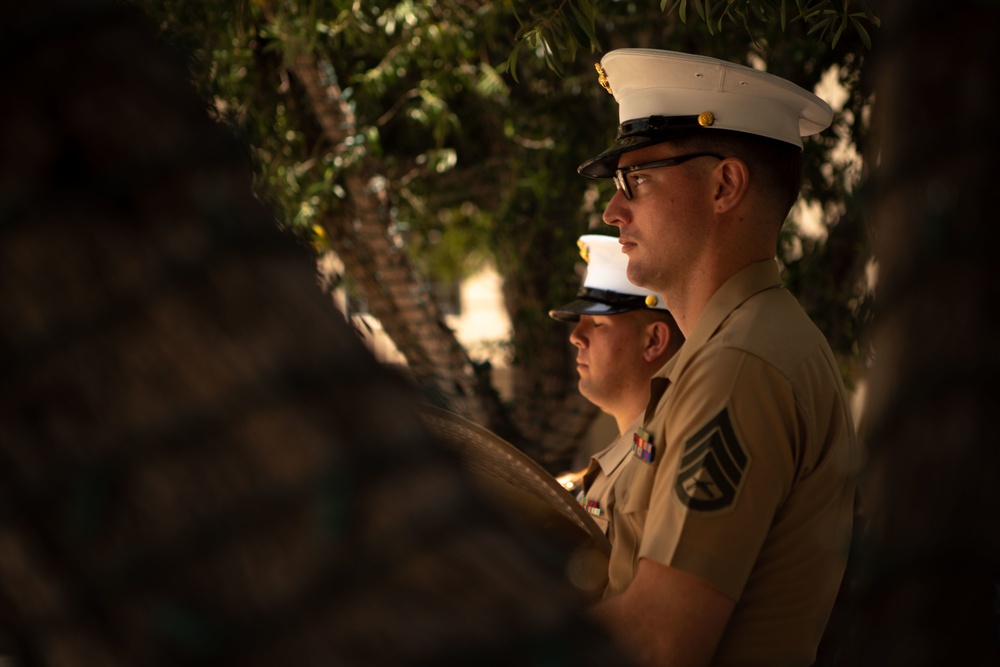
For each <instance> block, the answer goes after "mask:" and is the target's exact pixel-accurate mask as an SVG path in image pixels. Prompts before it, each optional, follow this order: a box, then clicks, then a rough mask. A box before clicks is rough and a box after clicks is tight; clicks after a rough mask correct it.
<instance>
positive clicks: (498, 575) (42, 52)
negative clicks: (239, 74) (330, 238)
mask: <svg viewBox="0 0 1000 667" xmlns="http://www.w3.org/2000/svg"><path fill="white" fill-rule="evenodd" d="M0 45H2V46H0V48H2V49H3V50H4V52H5V54H6V55H7V56H8V58H16V61H17V63H18V64H17V67H15V68H12V70H11V71H10V72H9V74H8V79H7V82H6V86H5V95H4V103H3V105H2V106H0V133H2V135H3V136H2V137H0V145H2V146H4V150H3V153H2V158H0V160H2V161H0V234H2V238H0V294H2V299H0V340H2V347H0V355H2V356H0V369H2V370H0V507H2V508H3V509H2V512H0V613H2V617H0V622H2V627H3V629H4V630H5V632H6V634H7V635H8V636H9V637H10V640H11V642H12V643H11V645H10V646H9V647H7V648H8V651H7V652H9V653H14V654H16V655H17V656H18V664H19V665H23V666H25V667H27V666H31V665H90V666H93V665H102V666H110V665H123V666H125V665H128V666H130V667H131V666H135V665H184V664H195V663H197V664H223V663H224V664H239V665H246V666H252V665H320V664H322V665H366V666H370V665H376V666H377V665H404V664H511V665H513V664H517V665H541V664H546V665H550V664H575V665H597V664H602V665H603V664H621V660H620V658H618V657H617V655H616V653H615V652H614V651H613V650H612V649H611V648H610V645H609V644H608V642H607V640H606V639H604V637H603V635H601V634H598V633H596V632H595V631H594V630H593V629H592V628H591V627H590V626H589V624H587V623H586V622H585V621H583V620H582V619H581V616H580V611H579V610H580V608H581V606H582V596H581V595H580V594H579V592H578V591H576V590H575V589H574V588H573V587H572V586H571V585H570V584H569V583H568V580H567V577H566V572H565V563H563V562H562V561H561V560H560V552H559V550H558V549H556V548H554V547H552V546H551V545H549V544H546V543H545V542H542V541H530V540H526V539H524V538H523V536H522V535H520V534H519V533H518V532H517V531H515V530H514V529H512V528H511V526H510V525H509V523H508V522H507V521H505V520H504V519H503V518H502V517H500V516H498V515H497V514H496V513H494V512H492V511H490V509H489V507H488V505H487V504H486V503H484V502H482V501H481V500H480V498H479V496H478V495H477V493H475V491H474V487H473V485H472V483H471V482H470V481H469V479H468V478H467V477H466V476H465V475H463V474H462V472H461V469H460V467H459V463H458V460H457V457H456V456H455V455H454V454H453V453H452V452H449V451H448V450H447V449H445V448H443V447H441V446H440V444H439V443H437V442H436V441H435V440H434V439H433V438H431V437H430V436H428V432H427V430H426V428H425V426H424V425H423V423H422V422H421V420H420V418H419V416H418V415H417V413H416V411H415V410H414V409H413V408H412V405H411V402H410V401H411V399H412V398H413V395H412V393H413V392H412V390H411V388H410V387H409V386H408V385H406V384H405V383H403V382H402V381H401V380H400V379H399V378H398V377H397V376H395V375H393V374H392V373H391V372H390V371H388V370H386V369H384V368H382V367H380V366H378V365H377V364H376V363H375V361H374V360H373V359H372V357H371V355H370V354H368V353H367V351H366V350H365V349H364V348H363V347H362V346H361V344H360V342H359V341H358V340H357V338H356V337H355V335H354V334H353V332H352V331H351V330H350V328H349V327H348V326H347V324H346V323H345V322H344V321H343V319H342V317H340V315H339V313H337V312H336V311H335V310H334V308H333V307H332V306H331V304H330V302H329V300H328V299H327V298H326V297H324V296H323V295H322V294H321V293H320V291H319V289H318V287H317V281H316V277H315V270H314V267H313V265H312V264H311V261H310V259H309V253H308V251H307V250H306V249H304V248H299V247H298V246H297V245H296V243H295V242H294V241H293V240H292V239H290V238H289V237H287V236H284V235H282V234H280V233H279V232H278V230H277V228H276V227H275V225H274V222H273V220H272V219H271V218H270V216H269V215H268V213H267V212H266V210H265V209H264V208H263V207H262V206H261V205H260V204H259V203H258V202H257V201H256V200H255V199H254V197H253V195H252V192H251V188H250V169H249V166H248V161H247V159H246V155H245V149H244V148H243V146H242V145H241V144H239V143H238V142H236V141H235V140H234V139H233V138H232V136H231V135H230V134H229V133H228V132H227V131H226V130H225V129H223V128H222V127H220V126H218V125H216V124H215V123H213V122H212V121H211V120H210V119H209V116H208V114H207V111H206V109H205V107H204V105H203V103H202V101H201V100H199V99H198V98H197V96H196V95H195V94H194V92H193V90H192V89H191V88H190V86H189V85H188V82H187V79H186V76H185V72H184V68H183V66H182V65H181V64H180V63H179V62H178V61H176V60H175V59H174V57H173V56H172V54H170V53H168V52H166V51H165V50H164V49H162V48H161V47H160V46H158V44H157V43H156V41H155V38H154V36H153V32H152V31H151V30H150V29H149V27H148V26H147V25H146V23H145V20H144V19H143V17H142V16H141V15H139V14H137V13H136V12H134V11H132V10H130V9H128V8H127V7H124V6H122V5H113V4H107V3H103V2H96V1H87V0H78V1H75V2H73V1H68V0H67V1H56V2H53V3H45V4H42V5H32V6H30V7H28V6H14V7H9V8H8V11H7V15H6V16H5V18H4V20H3V24H2V26H0Z"/></svg>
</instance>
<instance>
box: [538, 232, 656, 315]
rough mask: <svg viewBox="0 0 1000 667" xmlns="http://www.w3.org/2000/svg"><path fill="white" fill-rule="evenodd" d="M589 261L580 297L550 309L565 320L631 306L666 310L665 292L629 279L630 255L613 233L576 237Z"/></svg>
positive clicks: (578, 295) (607, 313)
mask: <svg viewBox="0 0 1000 667" xmlns="http://www.w3.org/2000/svg"><path fill="white" fill-rule="evenodd" d="M577 245H578V246H579V247H580V255H581V256H582V257H583V259H584V260H585V261H586V262H587V275H586V276H585V277H584V279H583V286H582V287H581V288H580V291H579V292H577V299H576V300H575V301H572V302H570V303H568V304H566V305H564V306H561V307H559V308H555V309H553V310H550V311H549V316H550V317H552V318H553V319H557V320H560V321H563V322H576V321H578V320H579V319H580V315H615V314H617V313H624V312H627V311H630V310H639V309H643V308H644V309H650V310H666V309H667V308H666V304H665V303H664V301H663V296H661V295H660V294H657V293H656V292H653V291H651V290H648V289H646V288H644V287H639V286H638V285H634V284H632V283H631V282H629V279H628V276H627V275H626V273H625V272H626V270H627V269H628V256H627V255H626V254H625V253H623V252H622V247H621V244H619V243H618V239H617V238H616V237H614V236H606V235H604V234H585V235H584V236H581V237H580V239H579V240H578V241H577Z"/></svg>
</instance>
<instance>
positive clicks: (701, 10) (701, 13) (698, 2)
mask: <svg viewBox="0 0 1000 667" xmlns="http://www.w3.org/2000/svg"><path fill="white" fill-rule="evenodd" d="M692 2H694V8H695V11H697V12H698V17H699V18H701V20H702V21H704V20H705V6H704V4H703V0H692Z"/></svg>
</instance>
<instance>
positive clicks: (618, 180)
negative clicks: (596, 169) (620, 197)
mask: <svg viewBox="0 0 1000 667" xmlns="http://www.w3.org/2000/svg"><path fill="white" fill-rule="evenodd" d="M698 157H714V158H716V159H718V160H725V159H726V158H724V157H722V156H721V155H717V154H716V153H690V154H688V155H678V156H676V157H670V158H666V159H665V160H656V161H655V162H643V163H642V164H633V165H632V166H631V167H621V168H619V169H615V175H614V176H612V177H611V178H613V179H614V181H615V185H616V186H617V187H618V189H619V190H621V191H622V193H624V194H625V199H632V186H631V185H630V184H629V182H628V175H629V174H631V173H632V172H633V171H639V170H640V169H656V168H659V167H674V166H677V165H679V164H684V163H685V162H687V161H688V160H693V159H695V158H698Z"/></svg>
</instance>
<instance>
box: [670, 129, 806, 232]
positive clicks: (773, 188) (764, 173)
mask: <svg viewBox="0 0 1000 667" xmlns="http://www.w3.org/2000/svg"><path fill="white" fill-rule="evenodd" d="M675 142H676V143H678V144H682V145H683V146H684V147H685V149H692V150H697V151H711V152H713V153H719V154H720V155H723V156H725V157H735V158H739V159H740V160H742V161H743V162H744V163H745V164H746V165H747V169H749V170H750V183H751V187H754V188H758V189H759V191H760V192H762V193H763V194H764V195H765V196H766V198H767V200H768V201H772V202H774V207H773V210H772V214H773V215H774V216H775V218H776V219H777V224H778V225H779V226H780V225H781V224H782V223H783V222H784V221H785V218H786V217H787V216H788V212H789V211H790V210H791V208H792V205H794V204H795V200H796V199H798V197H799V190H800V189H801V188H802V150H801V149H800V148H799V147H798V146H793V145H792V144H789V143H786V142H784V141H777V140H775V139H768V138H767V137H760V136H757V135H755V134H746V133H743V132H732V131H729V130H712V131H703V132H697V133H692V134H688V135H686V136H683V137H681V138H678V139H676V140H675Z"/></svg>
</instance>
